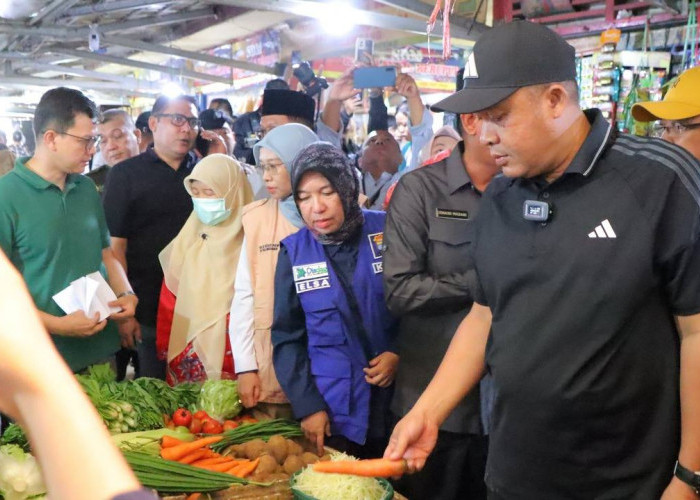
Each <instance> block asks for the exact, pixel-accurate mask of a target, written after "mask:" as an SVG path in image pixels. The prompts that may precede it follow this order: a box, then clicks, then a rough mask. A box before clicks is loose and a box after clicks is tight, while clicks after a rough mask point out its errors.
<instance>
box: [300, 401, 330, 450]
mask: <svg viewBox="0 0 700 500" xmlns="http://www.w3.org/2000/svg"><path fill="white" fill-rule="evenodd" d="M301 428H302V429H303V430H304V435H306V438H307V439H308V440H309V441H311V442H312V443H314V444H315V445H316V448H317V451H318V456H319V457H320V456H321V455H323V439H324V437H325V436H328V437H330V435H331V421H330V420H329V419H328V413H326V412H325V411H317V412H316V413H312V414H311V415H309V416H308V417H304V418H303V419H302V420H301Z"/></svg>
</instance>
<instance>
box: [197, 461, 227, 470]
mask: <svg viewBox="0 0 700 500" xmlns="http://www.w3.org/2000/svg"><path fill="white" fill-rule="evenodd" d="M192 467H199V468H200V469H205V470H210V471H214V472H226V471H227V470H228V469H230V468H231V464H230V463H229V462H226V463H225V464H209V465H200V464H198V463H197V462H195V463H193V464H192Z"/></svg>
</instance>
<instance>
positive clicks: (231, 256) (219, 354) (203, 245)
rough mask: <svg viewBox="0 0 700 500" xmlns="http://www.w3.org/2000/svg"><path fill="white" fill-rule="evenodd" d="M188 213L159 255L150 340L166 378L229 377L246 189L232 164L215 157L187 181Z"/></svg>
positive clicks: (170, 380) (247, 198) (237, 167)
mask: <svg viewBox="0 0 700 500" xmlns="http://www.w3.org/2000/svg"><path fill="white" fill-rule="evenodd" d="M185 189H186V190H187V192H188V193H189V194H190V196H192V203H193V204H194V210H193V212H192V214H191V215H190V217H189V219H187V222H185V225H184V226H183V228H182V230H181V231H180V233H179V234H178V235H177V236H176V237H175V239H174V240H173V241H171V242H170V244H169V245H168V246H167V247H165V249H163V251H162V252H161V253H160V256H159V258H160V263H161V266H162V267H163V274H164V280H163V287H162V289H161V295H160V304H159V308H158V323H157V333H156V339H157V344H158V350H159V352H160V353H161V355H163V354H165V356H166V358H165V359H166V360H167V362H168V366H167V373H166V380H167V381H168V383H169V384H171V385H174V384H177V383H180V382H192V381H201V380H205V379H214V380H217V379H220V378H235V372H234V370H233V360H232V357H231V348H230V345H229V342H228V336H227V332H226V326H227V315H228V310H229V306H230V304H231V298H232V297H233V289H234V279H235V269H236V265H237V263H238V257H239V254H240V252H241V245H242V244H243V225H242V223H241V215H242V211H243V206H244V205H245V204H246V203H249V202H250V201H251V200H252V199H253V195H252V191H251V189H250V185H249V184H248V180H247V179H246V176H245V174H244V173H243V171H242V169H241V166H240V165H239V163H238V162H237V161H236V160H233V159H232V158H230V157H228V156H226V155H223V154H214V155H211V156H207V157H206V158H204V159H203V160H202V161H200V162H199V163H198V164H197V165H196V166H195V167H194V169H193V170H192V173H191V174H190V175H189V176H187V177H186V178H185Z"/></svg>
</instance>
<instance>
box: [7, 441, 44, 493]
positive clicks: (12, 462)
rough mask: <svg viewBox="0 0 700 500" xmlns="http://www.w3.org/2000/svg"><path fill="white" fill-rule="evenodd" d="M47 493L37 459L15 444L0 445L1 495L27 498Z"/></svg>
mask: <svg viewBox="0 0 700 500" xmlns="http://www.w3.org/2000/svg"><path fill="white" fill-rule="evenodd" d="M45 493H46V487H45V486H44V481H43V479H42V477H41V470H40V469H39V464H38V463H37V461H36V459H35V458H34V457H33V456H32V455H30V454H29V453H25V452H24V450H23V449H22V448H20V447H19V446H16V445H14V444H6V445H3V446H0V495H2V497H3V498H4V499H5V500H25V499H28V498H30V497H36V496H37V495H41V494H45Z"/></svg>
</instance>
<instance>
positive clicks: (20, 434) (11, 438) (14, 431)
mask: <svg viewBox="0 0 700 500" xmlns="http://www.w3.org/2000/svg"><path fill="white" fill-rule="evenodd" d="M0 444H16V445H17V446H19V447H20V448H22V449H23V450H24V451H27V452H28V451H29V441H27V436H26V434H24V431H23V430H22V428H21V427H20V426H19V425H17V424H14V423H13V424H10V425H9V426H7V429H5V432H3V433H2V437H1V438H0Z"/></svg>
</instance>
